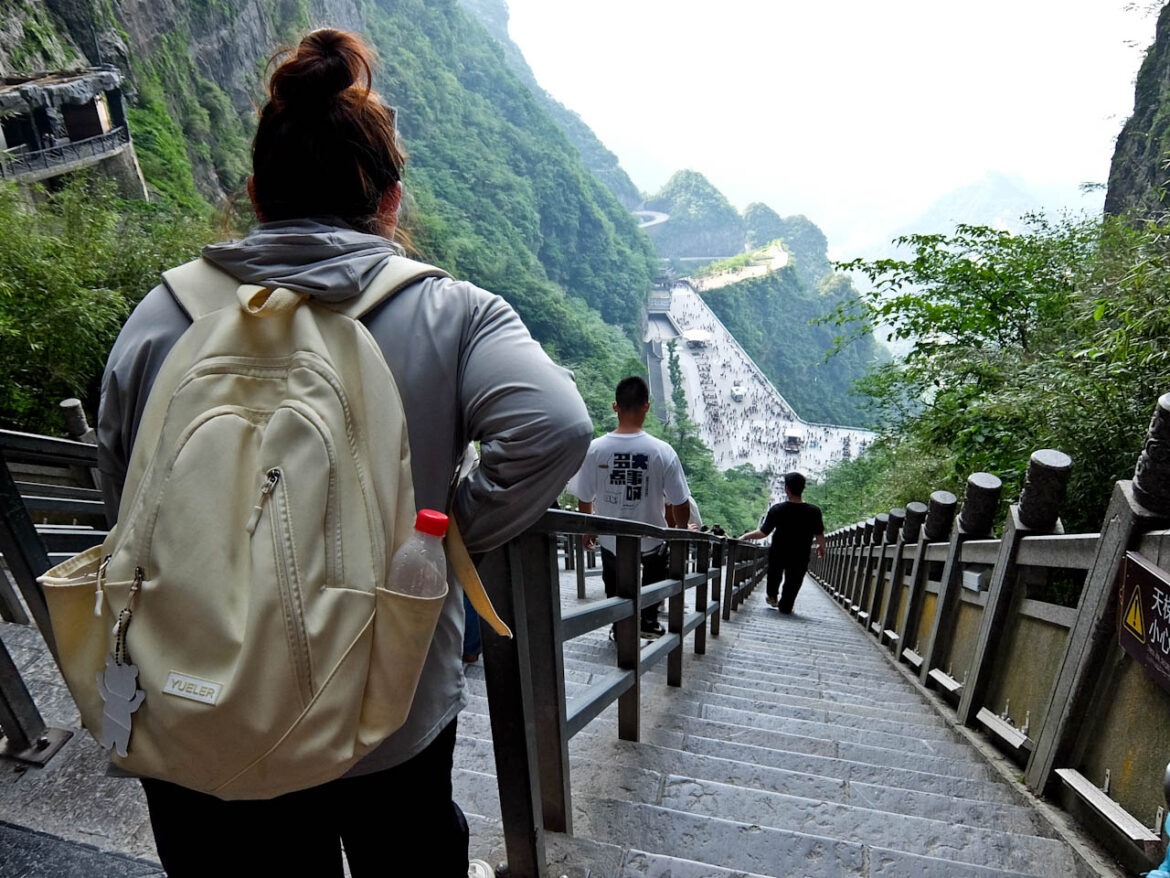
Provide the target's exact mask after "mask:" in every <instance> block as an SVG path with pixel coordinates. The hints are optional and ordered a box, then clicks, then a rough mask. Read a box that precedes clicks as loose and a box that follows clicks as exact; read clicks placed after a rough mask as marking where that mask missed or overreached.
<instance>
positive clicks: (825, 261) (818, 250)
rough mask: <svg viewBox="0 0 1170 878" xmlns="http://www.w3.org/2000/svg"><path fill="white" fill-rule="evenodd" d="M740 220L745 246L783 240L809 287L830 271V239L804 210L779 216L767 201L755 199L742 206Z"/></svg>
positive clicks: (831, 268) (752, 246)
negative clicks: (745, 231) (804, 213)
mask: <svg viewBox="0 0 1170 878" xmlns="http://www.w3.org/2000/svg"><path fill="white" fill-rule="evenodd" d="M743 221H744V224H745V225H746V226H747V239H746V244H747V246H748V247H750V248H752V249H755V248H756V247H762V246H764V245H765V244H767V243H769V242H770V241H775V240H777V239H779V240H781V241H783V242H784V246H785V247H787V248H788V252H789V253H791V254H792V263H793V265H794V267H795V268H796V271H797V272H798V273H799V274H800V276H801V278H803V280H804V282H805V283H806V284H807V285H808V286H809V287H812V288H813V289H815V288H816V285H817V284H818V283H819V282H820V280H821V278H823V277H824V276H825V275H827V274H832V272H833V266H832V265H831V264H830V263H829V239H828V238H826V237H825V233H824V232H822V231H821V230H820V228H819V227H818V226H817V224H816V223H814V222H813V221H812V220H810V219H809V218H808V217H806V216H804V215H803V214H797V215H795V216H790V217H786V218H784V219H781V218H780V215H779V214H778V213H776V211H774V210H772V208H770V207H768V205H766V204H761V203H760V202H758V201H756V202H753V203H751V204H749V205H748V206H747V207H746V208H744V211H743Z"/></svg>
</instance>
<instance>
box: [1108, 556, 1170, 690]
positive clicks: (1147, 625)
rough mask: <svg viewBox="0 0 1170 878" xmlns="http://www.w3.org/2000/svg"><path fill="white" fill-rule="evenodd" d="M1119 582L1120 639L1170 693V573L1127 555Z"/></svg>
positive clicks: (1118, 633)
mask: <svg viewBox="0 0 1170 878" xmlns="http://www.w3.org/2000/svg"><path fill="white" fill-rule="evenodd" d="M1118 581H1119V587H1120V594H1119V595H1118V597H1119V600H1118V603H1117V608H1118V613H1117V637H1118V640H1119V641H1120V642H1121V646H1122V648H1123V649H1124V650H1125V651H1126V652H1127V653H1129V654H1130V656H1132V657H1133V658H1135V659H1137V661H1139V662H1141V664H1142V666H1143V667H1144V668H1145V669H1146V671H1147V672H1148V673H1149V674H1150V676H1151V677H1153V678H1154V680H1155V681H1156V682H1157V683H1158V685H1159V686H1161V687H1162V688H1163V689H1165V690H1166V691H1168V692H1170V573H1167V571H1165V570H1162V569H1161V568H1160V567H1158V566H1157V565H1156V564H1154V563H1153V562H1152V561H1150V560H1149V559H1148V558H1145V557H1143V556H1142V555H1139V554H1138V553H1137V552H1127V553H1126V555H1125V563H1124V564H1123V565H1122V567H1121V572H1120V575H1119V576H1118Z"/></svg>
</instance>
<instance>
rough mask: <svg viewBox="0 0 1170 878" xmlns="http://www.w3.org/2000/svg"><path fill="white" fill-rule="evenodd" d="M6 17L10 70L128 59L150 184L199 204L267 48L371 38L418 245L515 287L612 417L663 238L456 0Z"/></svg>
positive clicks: (510, 296)
mask: <svg viewBox="0 0 1170 878" xmlns="http://www.w3.org/2000/svg"><path fill="white" fill-rule="evenodd" d="M0 13H3V15H4V20H5V22H6V24H5V26H4V27H3V28H0V64H2V65H3V66H2V67H0V73H4V74H11V73H18V72H29V71H31V70H33V69H45V68H62V67H66V66H70V65H73V66H85V65H86V64H95V63H99V62H106V63H115V64H116V65H117V66H118V67H119V68H120V69H121V70H122V72H123V74H124V76H125V77H126V78H127V81H128V83H127V84H128V89H127V91H128V92H129V93H130V94H131V96H132V98H131V103H130V107H129V116H130V121H131V129H132V133H133V135H134V138H135V146H136V149H137V152H138V155H139V159H140V163H141V166H142V170H143V172H144V175H145V177H146V179H147V182H148V184H149V185H150V187H151V189H152V191H153V192H154V194H155V195H156V196H157V197H158V199H159V200H160V202H161V203H162V204H163V205H164V206H166V205H170V206H171V207H172V208H176V209H178V210H181V211H183V212H187V213H189V214H208V213H210V207H209V205H210V204H213V203H217V202H219V201H220V199H221V197H222V196H223V195H224V193H227V192H239V191H240V189H241V188H242V183H243V180H244V177H245V175H246V172H247V169H248V160H249V156H248V147H249V140H250V137H251V132H252V130H253V125H254V118H255V109H254V108H255V106H256V104H257V102H258V101H259V100H260V99H261V98H262V93H263V80H262V76H263V70H264V62H265V60H266V59H267V57H268V54H269V52H270V51H271V50H272V49H273V48H275V47H277V46H280V45H283V44H288V43H290V42H292V41H294V40H295V39H296V37H297V35H298V34H300V33H302V32H303V31H305V30H307V29H309V28H310V27H312V26H320V25H324V24H329V25H334V26H338V27H343V28H348V29H353V30H358V31H360V32H362V33H364V34H366V35H367V36H368V37H369V38H370V39H371V41H372V42H373V44H374V45H375V47H376V48H377V50H378V54H379V57H380V59H381V66H380V69H378V70H377V71H376V86H377V88H378V89H379V91H380V92H381V93H382V94H383V96H384V97H385V98H386V99H387V100H388V101H389V102H390V103H392V104H394V105H395V106H396V107H397V108H398V110H399V119H400V129H401V131H402V134H403V136H404V138H405V141H406V145H407V148H408V150H409V152H410V154H411V161H410V163H409V164H408V167H407V174H406V178H405V183H406V189H407V192H408V199H409V200H408V204H407V211H406V222H407V224H408V226H409V227H410V228H411V230H412V233H413V237H414V240H415V243H416V245H417V247H418V250H419V255H420V256H421V258H424V259H428V260H433V261H435V262H437V263H439V264H441V265H443V266H444V267H445V268H448V269H449V270H451V271H452V272H453V273H455V274H457V275H459V276H462V277H466V278H468V279H470V280H472V281H474V282H475V283H478V284H480V285H481V286H483V287H485V288H487V289H490V290H492V291H494V292H497V293H499V294H500V295H502V296H503V297H505V298H506V299H507V300H508V301H509V302H510V303H511V304H512V305H513V306H514V307H515V308H516V309H517V311H519V312H520V314H521V316H522V317H523V318H524V320H525V322H526V323H527V324H528V326H529V327H530V329H531V330H532V332H533V335H534V336H536V337H537V338H538V339H539V340H540V341H541V342H542V343H543V344H544V345H545V347H546V348H547V349H548V350H549V351H550V353H551V354H553V355H554V356H555V357H556V358H557V359H558V360H559V361H560V362H562V363H565V364H566V365H569V366H570V367H572V368H574V369H575V371H576V373H577V376H578V382H579V384H580V385H581V387H582V392H583V394H584V395H585V396H586V399H587V401H588V402H589V403H590V407H591V410H592V411H593V414H594V416H595V418H596V419H597V420H598V421H599V422H602V423H604V422H605V421H606V418H607V416H608V415H609V414H610V413H609V411H608V405H607V402H608V400H609V399H611V398H612V396H611V393H612V387H613V384H614V383H615V382H616V380H617V379H618V378H620V377H621V375H622V374H623V373H625V374H628V373H629V371H630V370H631V369H636V368H638V367H637V366H636V365H635V364H634V363H635V359H636V357H637V348H636V347H635V344H634V340H633V339H634V337H635V334H636V333H635V328H636V326H637V324H638V322H639V318H640V314H641V310H642V307H643V303H644V301H645V296H646V292H647V290H648V289H649V286H650V281H651V279H652V277H653V274H654V273H655V271H656V269H657V262H656V258H655V254H654V251H653V247H652V246H651V244H650V241H649V240H648V239H647V238H646V237H645V235H644V234H642V233H641V232H640V231H639V229H638V227H637V223H636V221H635V220H634V219H633V217H632V216H631V215H630V214H629V212H628V211H627V210H626V209H625V208H623V207H622V205H621V204H620V203H619V202H618V201H617V199H616V198H615V197H614V196H613V194H612V193H611V192H610V191H609V189H607V188H606V187H605V186H604V185H603V184H602V183H601V182H599V180H598V179H597V178H596V177H595V176H594V174H592V173H591V172H590V171H589V170H588V168H587V167H585V166H584V165H583V163H582V160H581V157H580V153H579V151H578V149H577V148H575V147H574V146H573V145H572V144H571V143H570V142H569V140H568V139H567V138H566V136H565V135H564V133H563V132H562V130H561V128H560V127H559V126H558V124H557V123H556V122H555V121H554V120H553V119H552V118H550V116H549V114H548V113H547V112H546V111H545V109H544V107H543V106H542V104H541V102H540V101H539V100H538V99H537V97H536V96H534V94H533V92H532V91H531V90H530V88H529V87H528V85H526V84H525V83H524V82H523V81H521V79H520V78H519V77H517V76H516V75H515V74H514V73H513V72H512V71H511V70H510V69H509V68H508V66H507V65H506V64H505V63H503V60H502V50H501V48H500V45H499V44H498V43H497V41H496V40H494V39H493V38H492V37H491V35H489V33H488V32H487V31H486V30H485V29H484V27H482V26H481V25H480V24H479V23H478V22H476V21H475V20H473V19H472V18H471V17H469V16H468V15H467V14H466V13H465V12H464V11H463V9H462V8H461V7H460V5H459V3H458V2H456V0H428V2H423V0H240V2H233V3H223V2H216V0H190V2H186V3H183V2H168V3H165V4H140V3H136V2H129V0H45V2H44V3H43V4H42V3H29V2H26V0H0ZM122 292H124V293H125V295H126V296H127V297H128V298H129V299H130V300H131V301H133V300H135V299H136V298H137V297H139V296H141V295H142V294H143V293H144V292H146V290H144V289H129V290H125V291H122ZM79 392H80V391H79Z"/></svg>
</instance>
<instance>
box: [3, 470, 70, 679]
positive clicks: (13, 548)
mask: <svg viewBox="0 0 1170 878" xmlns="http://www.w3.org/2000/svg"><path fill="white" fill-rule="evenodd" d="M0 555H3V556H4V560H5V562H6V563H7V565H8V570H9V572H10V573H11V574H12V578H13V579H14V580H15V581H16V587H17V588H19V589H20V593H21V595H22V596H23V597H24V602H25V605H26V606H27V607H28V610H29V613H31V614H32V617H33V620H34V621H35V622H36V623H37V628H38V629H39V630H40V632H41V636H42V637H43V638H44V639H45V644H46V645H47V646H48V647H49V652H51V653H52V654H53V658H54V659H57V640H56V638H55V637H54V636H53V627H52V624H51V623H50V621H49V605H48V604H47V603H45V595H44V592H43V591H42V590H41V586H40V585H39V584H38V583H37V577H38V576H40V575H41V574H42V573H44V572H45V571H46V570H48V569H49V567H50V566H52V565H51V564H50V563H49V556H48V553H46V552H45V546H44V543H42V542H41V538H40V536H39V535H38V534H37V530H36V525H34V524H33V522H32V519H31V518H29V514H28V510H27V509H25V506H24V500H22V499H21V496H20V491H19V490H18V489H17V487H16V482H15V481H14V480H13V478H12V473H11V472H10V471H9V469H8V461H7V459H6V458H5V456H4V452H2V451H0Z"/></svg>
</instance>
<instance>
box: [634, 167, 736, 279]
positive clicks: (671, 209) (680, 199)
mask: <svg viewBox="0 0 1170 878" xmlns="http://www.w3.org/2000/svg"><path fill="white" fill-rule="evenodd" d="M645 206H646V209H647V210H657V211H661V212H662V213H666V214H669V215H670V220H669V221H668V222H665V223H662V224H661V225H656V226H650V227H649V228H647V229H646V231H647V233H648V234H649V235H650V238H651V240H653V241H654V246H655V247H657V248H658V255H659V256H662V257H663V258H666V259H672V258H677V257H682V256H690V257H698V256H713V257H727V256H735V255H736V254H738V253H742V252H743V242H744V222H743V218H742V217H741V216H740V215H739V212H738V211H737V210H736V209H735V208H734V207H732V205H731V202H730V201H728V200H727V197H726V196H725V195H724V194H723V193H722V192H720V191H719V190H718V189H716V188H715V187H714V186H712V185H711V183H710V181H708V180H707V178H706V177H704V176H703V175H702V174H700V173H697V172H696V171H676V172H675V174H674V175H673V176H672V177H671V178H670V179H669V180H667V181H666V185H665V186H663V187H662V189H661V190H660V191H659V192H658V193H657V194H656V195H654V196H653V197H652V198H649V199H647V200H646V205H645Z"/></svg>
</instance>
